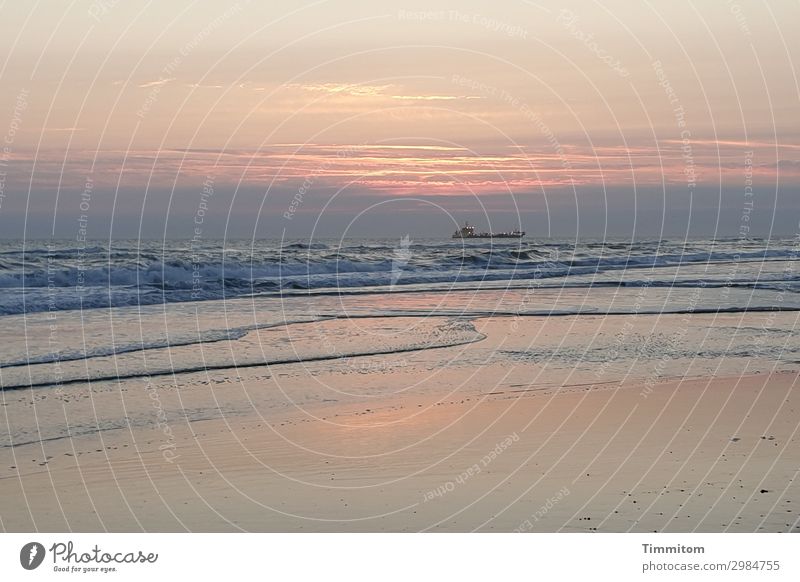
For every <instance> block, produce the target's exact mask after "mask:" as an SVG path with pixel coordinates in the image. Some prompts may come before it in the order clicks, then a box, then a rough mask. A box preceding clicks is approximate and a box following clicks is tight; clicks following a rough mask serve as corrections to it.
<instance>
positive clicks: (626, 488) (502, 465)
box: [0, 322, 800, 532]
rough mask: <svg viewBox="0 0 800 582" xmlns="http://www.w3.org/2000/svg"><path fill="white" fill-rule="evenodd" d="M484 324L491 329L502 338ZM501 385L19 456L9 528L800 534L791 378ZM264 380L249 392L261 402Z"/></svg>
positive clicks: (462, 380) (0, 493)
mask: <svg viewBox="0 0 800 582" xmlns="http://www.w3.org/2000/svg"><path fill="white" fill-rule="evenodd" d="M495 323H496V322H495ZM491 325H492V322H489V324H488V327H487V325H484V326H483V327H479V328H480V329H482V330H483V331H484V332H486V331H487V330H488V331H489V332H490V333H489V338H490V339H491V336H492V334H491ZM503 325H506V324H505V323H504V324H503ZM478 345H480V344H473V345H471V346H467V347H461V348H458V349H461V350H470V349H476V348H475V347H474V346H478ZM501 373H502V370H498V369H497V368H496V367H494V366H491V365H489V366H484V367H476V368H473V369H469V370H456V371H453V372H446V374H450V376H449V377H450V378H451V379H453V376H457V375H459V374H460V375H461V376H460V377H459V378H458V381H457V382H454V384H453V385H454V386H455V385H466V384H469V385H471V386H476V385H477V386H486V387H489V388H487V389H486V390H484V391H480V392H478V393H476V392H468V391H459V390H449V391H448V392H447V393H446V395H444V396H442V395H437V396H429V395H419V394H413V393H404V390H405V388H406V387H407V386H410V385H411V384H412V383H413V382H415V381H416V379H415V378H413V377H412V376H411V375H410V374H408V373H404V372H403V371H402V370H392V371H391V373H389V374H386V373H383V374H379V375H375V374H370V373H367V372H365V373H363V374H359V376H360V377H363V380H362V382H361V385H362V388H363V387H364V386H368V385H369V383H370V381H373V382H378V383H383V384H384V388H386V390H387V394H386V395H385V396H382V397H381V398H379V399H372V400H370V401H369V402H368V403H367V404H364V402H360V401H353V402H347V401H339V402H331V403H322V404H316V405H313V406H308V407H305V408H303V409H292V408H286V409H285V410H282V411H275V410H272V411H269V413H268V414H256V413H255V412H253V413H252V414H249V415H240V414H237V415H230V416H225V417H223V418H215V419H210V420H200V421H195V422H184V423H172V424H171V425H170V430H169V434H168V437H169V438H166V436H167V435H166V434H165V431H164V427H142V428H132V429H122V430H109V431H103V432H99V433H96V434H93V435H86V436H79V437H74V438H72V439H56V440H53V441H44V442H40V443H34V444H27V445H20V446H16V447H13V448H11V447H6V448H3V449H2V450H1V451H0V499H2V500H3V504H2V513H0V520H1V521H0V526H2V529H4V530H6V531H31V530H40V531H65V530H74V531H96V530H101V531H102V530H110V531H141V530H145V531H184V530H192V531H237V530H246V531H500V532H510V531H544V532H552V531H567V532H594V531H601V532H624V531H637V532H651V531H667V532H685V531H703V532H720V531H734V532H752V531H768V532H782V531H783V532H786V531H800V527H799V524H798V518H799V517H800V482H799V481H798V469H799V468H800V446H798V427H800V392H799V391H798V389H799V388H798V373H797V372H796V371H793V370H783V371H780V372H774V373H758V374H741V375H736V376H724V377H711V376H708V377H691V378H688V377H687V378H684V379H671V380H659V381H658V382H647V383H645V382H643V381H642V380H641V379H639V380H632V381H629V382H625V381H623V382H617V381H599V380H598V381H595V382H583V381H582V382H574V383H572V384H570V383H566V385H565V386H563V387H562V386H560V385H553V384H548V383H545V382H544V381H543V380H542V379H538V381H537V382H532V383H524V382H522V383H520V382H517V383H514V382H511V383H509V382H505V383H502V384H499V383H498V377H499V375H500V374H501ZM359 376H357V377H356V380H358V378H359ZM427 377H428V378H429V381H434V382H435V381H437V380H436V378H435V377H432V376H431V374H428V376H427ZM271 381H273V380H270V379H265V380H261V381H258V380H254V379H252V378H251V379H247V378H245V379H243V380H242V382H244V383H248V382H249V383H250V385H248V386H246V387H245V388H246V389H247V390H252V391H253V392H256V391H258V390H259V389H261V388H263V387H264V386H259V385H258V383H259V382H261V383H262V384H264V385H266V384H267V383H269V382H271ZM338 381H339V382H340V383H341V382H343V381H346V382H350V383H352V382H353V381H354V380H353V378H351V377H343V379H339V380H338ZM439 381H440V382H441V376H440V377H439ZM386 383H390V384H391V383H394V384H395V385H394V388H396V390H394V392H393V391H392V390H391V389H390V388H392V386H388V387H387V386H385V384H386ZM8 410H9V409H8V408H6V412H7V413H8ZM12 412H13V410H12Z"/></svg>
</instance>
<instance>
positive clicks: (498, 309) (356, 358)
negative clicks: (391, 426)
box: [0, 236, 800, 447]
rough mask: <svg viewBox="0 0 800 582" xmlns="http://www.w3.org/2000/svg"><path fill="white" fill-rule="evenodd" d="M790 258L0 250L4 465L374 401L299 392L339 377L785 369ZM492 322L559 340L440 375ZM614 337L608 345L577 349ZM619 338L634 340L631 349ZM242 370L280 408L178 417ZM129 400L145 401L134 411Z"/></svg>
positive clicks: (355, 244)
mask: <svg viewBox="0 0 800 582" xmlns="http://www.w3.org/2000/svg"><path fill="white" fill-rule="evenodd" d="M799 255H800V242H799V241H798V239H793V238H783V239H781V238H772V239H769V240H767V239H741V238H735V239H723V240H637V241H630V240H592V239H587V240H553V239H547V240H537V239H534V238H525V239H520V240H516V239H502V240H498V239H480V240H459V239H455V240H454V239H413V238H411V237H409V236H402V237H398V238H387V239H347V240H338V239H331V240H325V239H320V240H314V241H303V240H293V241H277V240H255V241H252V240H250V241H245V240H241V241H240V240H227V241H203V242H202V245H200V244H197V241H189V240H186V241H180V240H167V241H164V240H158V241H156V240H116V241H111V242H109V241H95V242H91V243H90V244H89V245H84V244H80V245H78V244H76V243H75V242H74V241H61V240H27V241H12V240H7V241H3V242H1V243H0V330H2V336H3V341H2V342H1V343H0V388H2V402H3V406H4V407H6V415H5V421H4V422H5V424H6V425H7V427H3V428H7V430H5V431H0V432H2V433H3V434H0V446H4V447H8V446H14V445H16V444H21V443H22V444H24V443H31V442H38V441H41V440H42V439H52V438H66V437H69V436H74V435H76V434H85V433H91V432H96V431H103V430H115V429H119V428H124V427H126V426H132V425H135V424H143V425H147V424H148V423H149V424H152V423H160V422H162V421H163V418H170V419H173V420H174V421H185V420H187V419H188V420H191V421H195V420H201V419H204V418H213V417H215V416H219V415H224V414H245V413H247V412H248V411H250V409H251V408H252V407H254V406H257V407H258V408H259V410H260V411H263V409H266V408H270V407H273V408H279V409H280V408H282V407H286V406H288V405H289V404H287V402H289V403H291V404H296V403H297V402H303V403H304V405H305V404H310V405H311V404H314V403H315V402H319V403H323V402H329V401H335V400H341V399H344V398H347V397H353V398H357V397H359V398H363V397H368V396H373V395H375V394H380V393H381V392H380V391H381V385H380V383H377V384H375V386H374V387H373V388H374V394H373V393H368V391H367V389H366V388H365V389H364V390H360V391H357V392H359V394H356V395H353V394H350V395H343V394H341V393H340V392H337V394H336V395H334V396H332V395H331V394H330V392H329V391H327V390H325V389H324V388H320V387H319V386H311V385H310V383H309V382H308V381H307V380H308V379H309V378H312V377H315V378H316V377H324V376H325V375H326V374H329V375H330V374H341V373H345V372H346V373H348V374H352V378H350V379H349V380H348V381H350V383H351V384H358V383H359V382H362V380H364V379H367V378H370V377H372V376H375V375H379V376H382V377H384V378H385V377H386V376H387V375H391V374H393V373H395V372H398V371H399V369H400V367H402V368H404V369H405V368H413V367H414V366H422V367H427V369H436V368H437V367H439V368H441V367H447V366H454V367H455V366H457V365H458V366H469V365H471V366H474V367H480V366H484V365H489V364H487V363H491V364H493V365H499V366H501V367H502V366H505V367H514V366H517V367H519V366H522V367H523V369H524V366H526V365H533V366H538V367H539V368H538V369H539V372H541V368H542V367H547V366H550V367H553V368H557V369H558V370H561V371H564V374H566V375H564V376H563V378H567V377H569V378H571V379H572V381H575V377H574V373H575V371H576V370H581V369H583V370H584V371H586V374H585V375H584V376H585V377H582V378H578V379H582V380H586V379H587V378H588V379H589V380H592V379H593V378H594V379H597V378H598V377H599V375H598V368H599V367H601V368H602V369H603V380H604V381H610V380H614V379H615V378H623V377H624V378H628V379H629V378H630V377H631V375H633V376H636V375H637V374H639V375H640V376H641V377H642V378H645V377H647V376H648V375H650V376H652V375H653V374H654V372H653V371H654V370H657V374H658V376H659V377H671V376H675V375H680V374H681V373H685V370H686V366H687V362H691V363H697V362H706V363H707V364H708V366H707V370H714V369H718V368H719V362H720V361H722V362H727V361H737V362H740V363H741V362H743V361H744V362H748V364H747V365H748V366H753V367H752V368H751V371H752V370H753V369H756V368H759V366H760V369H763V370H764V371H769V369H770V367H771V366H772V367H774V366H781V365H783V366H792V365H794V364H796V363H797V362H798V360H800V353H798V352H800V341H798V339H800V338H798V334H799V333H800V332H798V329H797V326H796V323H797V317H796V316H797V314H798V312H799V311H800V270H798V263H797V259H798V256H799ZM487 318H507V319H508V320H509V321H513V322H514V325H515V326H516V325H517V323H524V324H525V325H529V326H530V325H539V326H542V329H545V327H544V326H546V325H548V322H557V321H569V322H571V323H570V326H568V327H565V328H563V329H565V330H566V331H565V332H564V333H561V332H559V333H552V334H547V333H545V334H542V335H540V336H536V337H534V339H530V337H529V336H525V337H526V338H528V339H526V343H525V345H519V342H517V344H515V342H514V339H515V337H516V335H517V332H516V331H515V329H517V328H516V327H509V328H508V331H507V332H506V333H507V334H508V340H509V341H508V342H507V343H508V345H507V346H505V347H503V348H502V349H500V348H497V347H496V344H495V345H494V346H495V347H493V348H492V350H491V352H489V351H488V350H487V351H486V353H482V352H480V351H473V352H470V354H471V355H470V356H469V357H471V358H473V360H472V361H463V360H460V361H458V362H455V360H454V359H453V357H451V356H447V357H448V358H449V359H447V360H442V359H441V358H442V357H444V356H443V355H442V354H448V353H451V352H447V349H448V348H454V347H457V346H467V345H473V344H477V345H480V343H481V342H484V341H485V340H486V334H484V333H483V332H482V331H481V326H480V322H481V321H485V320H486V319H487ZM647 318H650V319H649V320H648V319H647ZM612 320H613V321H615V322H619V324H616V323H615V324H614V325H615V326H616V327H614V328H613V329H612V332H611V333H607V334H591V333H589V332H587V330H592V329H596V328H597V326H599V325H601V323H602V322H606V321H612ZM634 320H635V321H637V322H642V321H648V322H649V323H648V325H647V326H646V329H645V328H642V329H639V328H640V327H641V326H640V325H639V326H638V327H637V329H636V333H635V335H634V334H633V332H631V333H630V334H628V332H629V331H631V330H632V329H633V326H631V327H630V328H629V329H628V331H626V327H625V326H626V325H629V324H626V323H624V322H630V321H634ZM715 322H723V323H724V325H722V324H721V325H717V324H716V323H715ZM637 325H638V324H637ZM614 330H616V331H614ZM522 335H524V334H522ZM522 335H520V337H522ZM667 351H668V352H669V353H670V358H669V361H668V362H667V363H666V364H664V365H662V366H661V367H660V368H659V367H658V362H659V361H663V355H664V353H665V352H667ZM453 353H454V352H453ZM463 353H464V352H461V351H459V352H458V354H459V356H457V357H461V355H462V354H463ZM437 354H438V355H437ZM476 354H479V355H476ZM454 357H455V356H454ZM464 357H466V356H464ZM750 362H756V363H757V364H750ZM712 363H713V365H712ZM714 366H716V368H714ZM343 370H345V371H343ZM244 371H247V373H248V374H251V375H252V374H256V377H257V378H261V379H270V378H273V379H274V378H279V377H286V378H295V379H296V380H297V382H296V386H295V388H293V390H294V392H293V393H292V394H291V398H289V397H288V396H287V393H285V392H284V391H275V390H273V389H271V388H269V389H267V388H265V390H264V391H263V393H259V394H257V395H255V396H254V395H253V394H249V393H248V394H247V395H246V397H245V396H242V397H241V398H238V399H236V398H231V399H229V400H227V401H225V402H221V401H220V398H218V397H217V392H215V393H214V397H213V398H211V397H202V398H200V397H198V398H196V399H192V398H189V396H190V394H191V389H192V387H199V386H204V387H207V386H209V385H214V386H220V385H224V386H223V387H228V389H229V390H231V392H230V393H231V394H232V393H233V392H232V391H233V390H235V388H233V386H234V385H235V384H236V382H237V380H239V379H240V377H241V375H242V374H243V373H244ZM259 374H260V376H259ZM591 374H594V375H593V376H592V375H591ZM537 377H538V376H537ZM304 382H305V384H304ZM553 382H554V381H553V379H552V377H551V378H550V383H551V384H552V383H553ZM555 383H558V381H555ZM363 385H364V386H367V385H371V384H370V383H369V382H366V383H363ZM134 386H144V389H145V390H144V391H142V392H141V395H140V396H141V397H139V398H138V400H137V398H134V396H133V392H132V391H134V388H132V387H134ZM304 386H307V388H304ZM464 389H465V390H469V389H471V388H470V387H469V386H466V387H465V388H464ZM482 389H483V388H482V387H479V386H475V387H474V390H475V391H476V392H478V393H479V392H480V391H481V390H482ZM429 390H434V389H433V388H430V389H429ZM159 391H163V393H164V396H163V398H162V397H158V398H155V399H154V398H153V394H154V393H156V394H157V393H160V392H159ZM167 393H169V395H168V394H167ZM197 394H199V392H198V393H197ZM175 395H177V399H175V398H173V396H175ZM48 398H49V401H47V399H48ZM103 398H105V399H106V400H105V404H103V405H102V406H99V405H97V403H98V402H100V403H102V402H103ZM125 398H127V400H125ZM120 400H122V401H123V402H122V404H120V402H119V401H120ZM154 400H155V401H157V402H158V403H159V405H161V406H163V407H164V410H163V411H162V412H163V415H161V414H160V415H156V416H154V415H153V414H152V410H151V407H150V404H151V403H152V401H154ZM223 400H224V399H223ZM90 403H91V404H92V406H91V407H90V406H89V404H90ZM137 403H138V404H137ZM169 403H172V404H169ZM48 406H49V407H50V408H48ZM9 407H11V408H14V407H16V408H15V410H17V412H15V413H14V414H11V415H9V410H11V408H9ZM23 408H24V410H26V411H28V412H29V413H30V414H27V413H25V414H22V413H20V412H19V410H22V409H23ZM67 409H69V414H66V412H65V411H66V410H67ZM162 416H163V418H162Z"/></svg>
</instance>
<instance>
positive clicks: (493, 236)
mask: <svg viewBox="0 0 800 582" xmlns="http://www.w3.org/2000/svg"><path fill="white" fill-rule="evenodd" d="M524 236H525V233H524V232H523V233H520V234H473V235H470V236H461V235H460V234H459V235H456V234H454V235H453V238H460V239H464V240H470V239H476V238H522V237H524Z"/></svg>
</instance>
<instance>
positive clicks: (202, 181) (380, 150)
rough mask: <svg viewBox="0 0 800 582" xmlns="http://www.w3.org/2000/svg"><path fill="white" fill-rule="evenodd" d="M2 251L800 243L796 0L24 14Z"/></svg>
mask: <svg viewBox="0 0 800 582" xmlns="http://www.w3.org/2000/svg"><path fill="white" fill-rule="evenodd" d="M0 11H1V12H2V18H0V81H1V82H0V134H2V137H0V140H2V150H1V152H0V236H1V237H4V238H49V237H56V238H68V239H69V238H74V237H78V236H87V237H88V238H96V239H107V238H137V237H144V238H191V237H193V236H196V237H207V238H222V237H226V238H245V239H249V238H253V237H255V238H273V237H288V238H309V237H312V236H314V237H340V236H387V237H391V238H396V237H397V236H399V235H401V234H404V233H410V234H412V235H413V236H415V237H421V236H433V237H436V236H448V235H449V233H450V232H452V230H454V228H455V226H456V225H458V224H460V223H463V222H464V221H465V220H468V221H470V222H471V223H473V224H477V225H479V227H481V228H490V229H493V230H508V229H510V228H515V227H519V228H523V229H525V230H526V231H527V232H528V233H529V235H531V236H534V237H547V236H551V237H593V238H596V237H604V236H609V237H624V238H638V237H645V238H652V237H686V236H691V237H712V236H724V237H737V236H739V237H744V236H763V237H767V236H789V237H792V236H795V235H796V234H797V233H798V231H800V225H798V221H799V220H800V188H799V187H798V186H799V185H800V126H799V125H798V121H800V84H799V83H798V78H797V66H796V63H797V62H798V58H800V38H799V37H798V35H797V34H796V23H797V22H798V17H800V4H798V3H797V2H796V1H789V0H784V1H781V0H779V1H772V2H766V1H755V0H753V1H750V0H719V1H717V2H701V1H699V0H695V1H681V0H678V1H676V2H655V1H652V0H650V1H647V0H645V1H643V2H636V3H632V2H625V1H604V2H599V1H597V2H595V1H588V0H587V1H574V2H566V3H565V2H558V3H556V2H531V1H517V0H504V1H503V2H488V1H485V0H484V1H480V2H479V1H474V0H462V1H438V0H426V1H425V2H422V1H412V2H405V1H392V2H390V1H386V0H375V1H373V2H369V3H365V2H351V1H343V0H340V1H336V2H333V1H317V2H283V1H270V2H255V1H246V0H240V1H239V2H234V3H231V2H216V1H213V2H212V1H207V0H196V1H184V0H177V1H171V2H161V3H159V2H121V1H119V0H93V1H89V0H74V1H71V2H70V1H65V0H40V1H31V2H25V3H14V4H11V5H9V4H8V3H6V4H5V5H4V6H3V7H2V8H0Z"/></svg>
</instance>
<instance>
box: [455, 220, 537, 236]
mask: <svg viewBox="0 0 800 582" xmlns="http://www.w3.org/2000/svg"><path fill="white" fill-rule="evenodd" d="M523 236H525V231H524V230H512V231H509V232H475V227H474V226H472V225H471V224H470V223H469V222H465V223H464V226H462V227H461V228H460V229H459V230H457V231H455V232H454V233H453V238H522V237H523Z"/></svg>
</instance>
